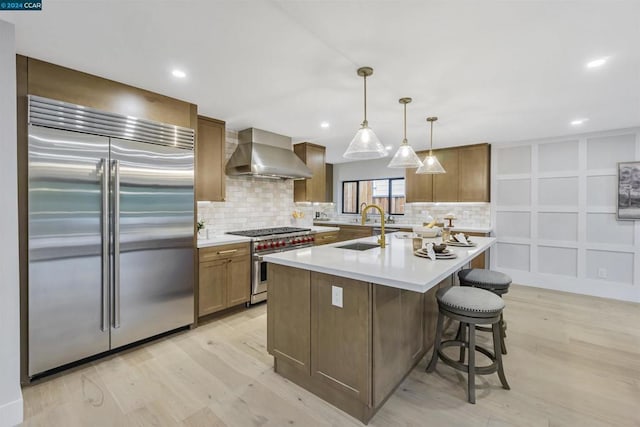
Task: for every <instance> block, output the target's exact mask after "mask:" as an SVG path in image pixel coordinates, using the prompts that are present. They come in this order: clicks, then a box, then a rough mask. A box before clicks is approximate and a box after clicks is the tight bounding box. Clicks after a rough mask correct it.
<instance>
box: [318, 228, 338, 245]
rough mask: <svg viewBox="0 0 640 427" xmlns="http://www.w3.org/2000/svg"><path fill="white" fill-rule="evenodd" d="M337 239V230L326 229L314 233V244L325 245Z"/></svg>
mask: <svg viewBox="0 0 640 427" xmlns="http://www.w3.org/2000/svg"><path fill="white" fill-rule="evenodd" d="M337 241H338V232H337V231H327V232H324V233H316V235H315V241H314V244H315V245H316V246H317V245H326V244H327V243H335V242H337Z"/></svg>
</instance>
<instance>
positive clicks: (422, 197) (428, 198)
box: [404, 151, 433, 203]
mask: <svg viewBox="0 0 640 427" xmlns="http://www.w3.org/2000/svg"><path fill="white" fill-rule="evenodd" d="M428 153H429V152H428V151H418V152H417V153H416V154H417V155H418V157H420V159H421V160H422V159H424V158H425V156H426V155H427V154H428ZM404 185H405V197H406V202H407V203H414V202H433V175H431V174H416V169H405V184H404Z"/></svg>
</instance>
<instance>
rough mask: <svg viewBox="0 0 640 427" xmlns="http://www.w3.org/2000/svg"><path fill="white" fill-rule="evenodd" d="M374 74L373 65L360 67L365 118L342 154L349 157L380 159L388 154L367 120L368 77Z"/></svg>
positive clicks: (359, 73) (355, 158)
mask: <svg viewBox="0 0 640 427" xmlns="http://www.w3.org/2000/svg"><path fill="white" fill-rule="evenodd" d="M372 74H373V68H371V67H362V68H358V75H359V76H360V77H363V78H364V120H363V121H362V125H361V127H360V130H358V132H357V133H356V136H354V137H353V139H352V140H351V143H350V144H349V147H348V148H347V151H345V152H344V154H343V155H342V156H343V157H345V158H347V159H354V160H364V159H379V158H380V157H386V156H387V151H386V150H385V149H384V146H383V145H382V143H380V140H379V139H378V137H377V136H376V134H375V133H373V130H371V128H369V122H367V77H369V76H370V75H372Z"/></svg>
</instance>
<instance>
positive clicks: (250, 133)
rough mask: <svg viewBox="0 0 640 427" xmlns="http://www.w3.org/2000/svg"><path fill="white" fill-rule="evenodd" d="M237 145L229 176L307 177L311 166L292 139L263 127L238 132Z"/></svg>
mask: <svg viewBox="0 0 640 427" xmlns="http://www.w3.org/2000/svg"><path fill="white" fill-rule="evenodd" d="M238 142H239V143H238V148H236V151H234V152H233V154H232V155H231V158H230V159H229V161H228V162H227V167H226V173H227V175H229V176H242V175H244V176H254V177H258V178H280V179H306V178H311V176H312V174H311V169H309V168H308V167H307V165H305V164H304V163H303V162H302V160H300V158H299V157H298V156H296V154H295V153H294V152H293V150H292V145H291V138H289V137H287V136H283V135H278V134H276V133H272V132H267V131H264V130H260V129H254V128H249V129H245V130H243V131H240V132H238Z"/></svg>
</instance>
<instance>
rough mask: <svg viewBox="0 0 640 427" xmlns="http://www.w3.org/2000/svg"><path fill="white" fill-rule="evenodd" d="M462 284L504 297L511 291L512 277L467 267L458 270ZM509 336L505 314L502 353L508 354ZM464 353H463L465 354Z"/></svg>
mask: <svg viewBox="0 0 640 427" xmlns="http://www.w3.org/2000/svg"><path fill="white" fill-rule="evenodd" d="M458 279H460V286H473V287H474V288H480V289H485V290H487V291H491V292H493V293H494V294H496V295H498V296H500V297H502V295H504V294H506V293H507V292H509V286H510V285H511V277H509V276H508V275H506V274H504V273H500V272H499V271H492V270H486V269H484V268H467V269H464V270H460V271H459V272H458ZM477 329H478V330H480V331H485V332H490V331H491V329H489V328H484V327H481V326H478V328H477ZM506 337H507V323H506V322H505V321H504V316H503V315H500V340H501V341H502V342H501V348H502V354H507V346H506V344H505V342H504V339H505V338H506ZM463 354H464V353H461V355H463Z"/></svg>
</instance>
